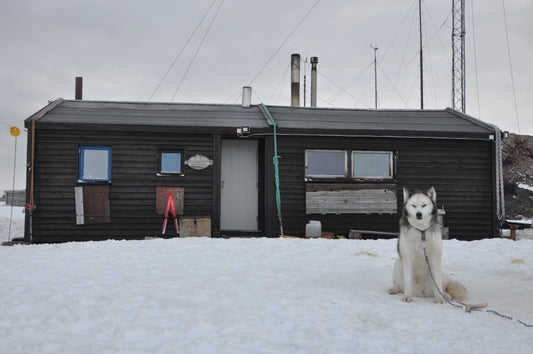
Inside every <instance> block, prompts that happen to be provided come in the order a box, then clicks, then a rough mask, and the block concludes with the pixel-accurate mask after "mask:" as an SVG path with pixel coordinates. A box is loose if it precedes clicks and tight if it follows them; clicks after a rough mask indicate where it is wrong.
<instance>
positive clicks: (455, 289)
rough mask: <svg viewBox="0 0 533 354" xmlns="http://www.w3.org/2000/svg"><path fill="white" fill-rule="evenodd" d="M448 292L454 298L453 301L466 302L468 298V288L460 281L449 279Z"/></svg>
mask: <svg viewBox="0 0 533 354" xmlns="http://www.w3.org/2000/svg"><path fill="white" fill-rule="evenodd" d="M446 292H447V293H448V294H449V295H450V296H451V297H452V299H455V300H459V301H464V300H466V297H467V296H468V294H467V291H466V288H465V287H464V286H463V284H461V283H459V282H458V281H455V280H451V279H448V284H446Z"/></svg>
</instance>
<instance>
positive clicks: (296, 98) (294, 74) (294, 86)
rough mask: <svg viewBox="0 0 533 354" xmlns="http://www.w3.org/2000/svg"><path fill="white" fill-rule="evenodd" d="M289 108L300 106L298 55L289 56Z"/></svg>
mask: <svg viewBox="0 0 533 354" xmlns="http://www.w3.org/2000/svg"><path fill="white" fill-rule="evenodd" d="M291 106H293V107H298V106H300V54H293V55H291Z"/></svg>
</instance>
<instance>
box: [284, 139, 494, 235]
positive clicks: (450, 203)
mask: <svg viewBox="0 0 533 354" xmlns="http://www.w3.org/2000/svg"><path fill="white" fill-rule="evenodd" d="M278 149H279V155H280V156H281V157H282V158H281V159H280V176H281V193H282V206H283V223H284V229H285V233H286V234H288V235H291V234H294V235H303V234H304V233H305V224H306V222H307V221H308V220H319V221H321V223H322V229H323V231H330V232H334V233H336V234H341V235H347V234H348V231H349V230H350V229H363V230H376V231H387V232H395V231H398V220H399V217H400V216H401V210H402V208H403V193H402V188H403V187H408V188H410V189H415V188H426V187H429V186H435V188H436V190H437V202H438V205H439V206H444V208H445V210H446V215H445V217H444V222H445V226H447V227H449V228H450V237H457V238H461V239H467V240H468V239H477V238H482V237H491V236H495V235H493V234H492V233H493V221H494V220H493V219H494V218H493V216H494V214H493V204H492V203H493V190H492V173H493V172H492V162H491V149H492V143H491V142H489V141H469V140H438V139H399V138H338V137H336V138H328V137H316V136H315V137H305V136H301V137H298V136H293V137H286V136H283V137H280V138H279V140H278ZM305 149H343V150H344V149H346V150H359V149H360V150H385V151H395V153H396V156H397V166H396V172H397V174H396V176H395V183H396V184H397V187H398V195H397V199H398V213H397V214H396V215H387V214H382V215H379V214H370V215H364V214H349V215H317V214H312V215H306V213H305V181H304V177H305V176H304V173H305V165H304V163H305V162H304V160H305V158H304V152H305ZM314 183H316V180H314ZM352 183H353V182H352Z"/></svg>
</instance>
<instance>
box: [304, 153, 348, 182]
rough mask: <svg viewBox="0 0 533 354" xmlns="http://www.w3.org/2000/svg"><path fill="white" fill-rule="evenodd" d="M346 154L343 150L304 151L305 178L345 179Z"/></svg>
mask: <svg viewBox="0 0 533 354" xmlns="http://www.w3.org/2000/svg"><path fill="white" fill-rule="evenodd" d="M346 156H347V154H346V151H344V150H306V152H305V171H306V173H305V175H306V177H321V178H337V177H346V173H347V158H346Z"/></svg>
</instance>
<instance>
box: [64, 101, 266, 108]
mask: <svg viewBox="0 0 533 354" xmlns="http://www.w3.org/2000/svg"><path fill="white" fill-rule="evenodd" d="M63 101H64V102H67V103H72V102H79V103H108V104H131V105H135V104H139V105H161V106H227V107H242V105H241V104H239V103H199V102H157V101H156V102H154V101H117V100H72V99H68V100H63ZM257 106H259V104H253V105H251V106H250V107H257ZM250 107H246V108H250ZM243 108H244V107H243Z"/></svg>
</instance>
